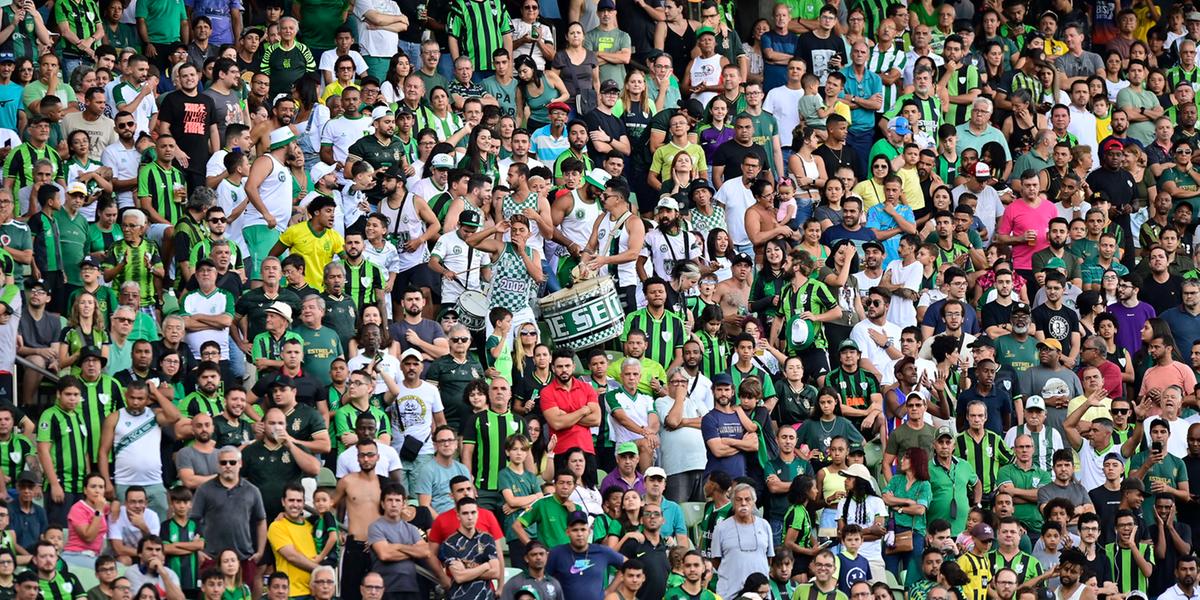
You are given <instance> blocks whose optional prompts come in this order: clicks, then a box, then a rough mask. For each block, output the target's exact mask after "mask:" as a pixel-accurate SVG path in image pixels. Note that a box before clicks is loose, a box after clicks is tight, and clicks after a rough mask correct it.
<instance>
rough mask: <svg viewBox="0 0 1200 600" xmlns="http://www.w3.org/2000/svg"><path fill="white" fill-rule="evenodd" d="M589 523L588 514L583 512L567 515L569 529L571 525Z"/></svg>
mask: <svg viewBox="0 0 1200 600" xmlns="http://www.w3.org/2000/svg"><path fill="white" fill-rule="evenodd" d="M589 522H590V521H589V520H588V514H587V513H585V512H583V511H582V510H577V511H575V512H572V513H571V514H569V515H567V526H568V527H570V526H571V525H574V524H576V523H584V524H587V523H589Z"/></svg>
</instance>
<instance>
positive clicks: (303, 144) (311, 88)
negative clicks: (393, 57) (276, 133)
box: [292, 53, 403, 172]
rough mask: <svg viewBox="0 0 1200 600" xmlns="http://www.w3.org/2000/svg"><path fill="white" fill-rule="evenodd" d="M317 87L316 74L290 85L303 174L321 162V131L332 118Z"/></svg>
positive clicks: (303, 77)
mask: <svg viewBox="0 0 1200 600" xmlns="http://www.w3.org/2000/svg"><path fill="white" fill-rule="evenodd" d="M401 55H403V53H401ZM319 87H320V76H319V75H317V74H316V73H305V74H304V75H303V76H302V77H300V78H299V79H297V80H296V82H295V83H293V84H292V95H293V96H294V97H295V98H296V99H297V102H296V117H295V118H294V119H292V127H294V128H295V129H296V133H297V135H296V143H297V145H299V146H300V150H301V152H303V153H304V170H305V172H308V171H311V170H312V167H313V165H315V164H317V162H319V161H320V160H321V130H322V129H324V128H325V124H326V123H328V122H329V120H330V119H331V118H332V117H331V115H330V112H329V107H328V106H326V105H324V104H322V103H321V102H319V101H318V99H319V98H320V94H319Z"/></svg>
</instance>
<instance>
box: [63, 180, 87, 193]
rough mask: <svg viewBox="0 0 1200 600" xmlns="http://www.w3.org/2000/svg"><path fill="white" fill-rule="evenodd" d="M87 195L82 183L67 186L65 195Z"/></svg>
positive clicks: (84, 184)
mask: <svg viewBox="0 0 1200 600" xmlns="http://www.w3.org/2000/svg"><path fill="white" fill-rule="evenodd" d="M87 193H88V189H87V184H86V183H84V182H82V181H76V182H75V183H72V184H71V185H69V186H67V194H83V195H85V196H86V195H87Z"/></svg>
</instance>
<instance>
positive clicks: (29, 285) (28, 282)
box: [25, 277, 46, 291]
mask: <svg viewBox="0 0 1200 600" xmlns="http://www.w3.org/2000/svg"><path fill="white" fill-rule="evenodd" d="M34 288H42V290H43V291H45V290H46V282H45V281H42V280H41V279H35V278H33V277H26V278H25V289H27V290H32V289H34Z"/></svg>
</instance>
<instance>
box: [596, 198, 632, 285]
mask: <svg viewBox="0 0 1200 600" xmlns="http://www.w3.org/2000/svg"><path fill="white" fill-rule="evenodd" d="M626 215H628V217H627V216H626ZM630 218H633V219H637V218H639V217H638V216H637V215H633V214H631V213H626V214H625V215H622V216H621V217H618V218H617V219H613V218H612V215H605V217H604V218H603V219H601V220H600V230H599V232H598V234H597V236H596V241H597V244H598V245H597V246H596V248H597V250H596V252H597V253H598V254H601V255H604V256H613V255H616V254H621V253H622V252H625V251H626V250H628V249H629V227H628V220H629V219H630ZM614 233H615V234H616V237H613V234H614ZM615 267H616V274H615V276H614V279H615V281H616V284H617V287H627V286H631V285H637V282H638V276H637V271H636V270H635V269H634V261H632V260H631V261H629V262H626V263H622V264H620V265H615ZM609 274H610V275H611V274H612V272H611V267H610V273H609Z"/></svg>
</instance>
